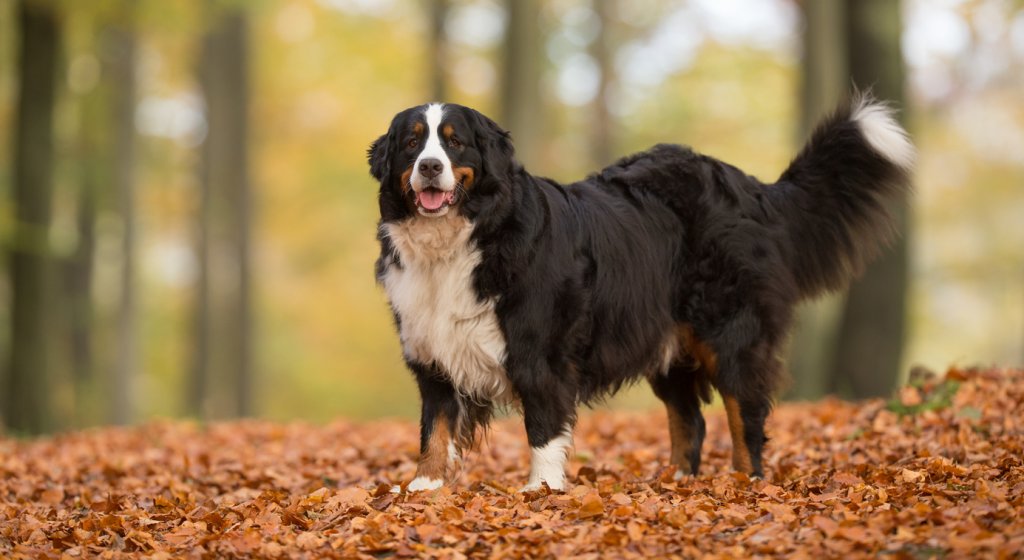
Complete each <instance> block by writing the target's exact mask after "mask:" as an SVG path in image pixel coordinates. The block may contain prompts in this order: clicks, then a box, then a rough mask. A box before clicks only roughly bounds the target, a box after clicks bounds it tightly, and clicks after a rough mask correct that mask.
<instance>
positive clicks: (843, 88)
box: [787, 0, 850, 399]
mask: <svg viewBox="0 0 1024 560" xmlns="http://www.w3.org/2000/svg"><path fill="white" fill-rule="evenodd" d="M800 8H801V11H802V12H803V18H804V29H803V36H802V39H803V52H802V55H803V56H802V58H801V89H800V122H799V129H798V135H797V136H798V139H799V142H798V144H802V143H803V142H804V141H805V140H806V139H807V138H808V137H809V136H810V134H811V128H812V127H813V126H814V125H815V124H816V123H817V122H818V120H819V119H820V118H822V117H823V116H825V115H826V114H828V113H829V112H830V111H832V110H833V109H834V108H835V106H836V104H837V103H838V102H839V101H840V100H841V99H843V98H844V97H845V96H846V95H847V94H848V91H849V87H850V84H849V73H848V71H847V64H846V41H845V36H846V29H845V27H844V21H843V16H844V9H843V8H844V6H843V0H814V1H803V2H800ZM841 303H842V301H841V297H840V296H838V295H829V296H826V297H824V298H822V299H820V300H817V301H813V302H808V303H806V304H804V305H802V306H801V307H800V308H799V309H798V310H797V324H796V327H795V329H794V330H793V337H792V340H791V342H790V348H789V360H788V367H789V372H790V375H791V376H792V386H791V387H790V388H789V392H788V395H787V396H788V397H789V398H797V399H814V398H818V397H820V396H822V395H823V394H824V392H825V388H826V386H827V385H829V381H828V379H827V378H828V377H829V375H828V372H829V368H830V367H831V365H832V364H831V363H830V360H831V356H832V354H833V352H834V345H835V325H836V319H837V315H838V313H839V309H840V306H841Z"/></svg>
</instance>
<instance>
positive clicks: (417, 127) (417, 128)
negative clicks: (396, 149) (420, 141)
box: [412, 122, 424, 136]
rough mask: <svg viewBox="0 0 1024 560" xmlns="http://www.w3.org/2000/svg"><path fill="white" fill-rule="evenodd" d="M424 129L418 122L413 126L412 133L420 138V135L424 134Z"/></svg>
mask: <svg viewBox="0 0 1024 560" xmlns="http://www.w3.org/2000/svg"><path fill="white" fill-rule="evenodd" d="M423 128H424V127H423V123H421V122H418V123H416V124H414V125H412V132H413V134H415V135H417V136H419V135H421V134H423Z"/></svg>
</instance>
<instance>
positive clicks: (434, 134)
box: [412, 103, 455, 191]
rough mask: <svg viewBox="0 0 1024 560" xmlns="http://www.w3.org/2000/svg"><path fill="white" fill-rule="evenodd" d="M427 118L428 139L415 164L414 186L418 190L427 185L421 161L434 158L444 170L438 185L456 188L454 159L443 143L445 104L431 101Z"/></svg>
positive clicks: (444, 189)
mask: <svg viewBox="0 0 1024 560" xmlns="http://www.w3.org/2000/svg"><path fill="white" fill-rule="evenodd" d="M423 114H424V116H425V117H426V119H427V141H426V142H424V143H423V151H422V152H420V155H419V157H417V158H416V163H415V164H413V174H412V188H413V189H414V190H416V191H420V190H422V189H423V188H424V187H425V186H426V185H424V184H423V183H424V182H425V178H424V177H423V176H422V175H420V162H421V161H423V160H424V159H427V158H434V159H437V160H439V161H440V162H441V165H442V166H444V171H442V172H441V175H439V176H438V177H437V185H436V186H437V187H438V188H440V189H441V190H443V191H450V190H453V189H455V173H453V172H452V160H451V159H450V158H449V157H448V154H447V153H446V152H445V151H444V145H443V144H442V143H441V142H442V138H441V119H442V118H443V117H444V104H442V103H431V104H430V105H427V108H426V110H424V111H423Z"/></svg>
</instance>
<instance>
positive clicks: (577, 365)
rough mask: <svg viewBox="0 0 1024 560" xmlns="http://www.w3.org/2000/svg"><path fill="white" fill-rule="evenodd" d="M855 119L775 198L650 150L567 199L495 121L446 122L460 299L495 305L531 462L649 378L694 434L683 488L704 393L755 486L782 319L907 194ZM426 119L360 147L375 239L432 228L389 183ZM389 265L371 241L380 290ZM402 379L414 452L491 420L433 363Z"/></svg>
mask: <svg viewBox="0 0 1024 560" xmlns="http://www.w3.org/2000/svg"><path fill="white" fill-rule="evenodd" d="M853 107H855V105H849V106H847V107H844V108H841V109H840V110H838V111H837V112H836V113H835V114H834V115H833V116H832V117H830V118H829V119H827V120H826V121H824V123H823V124H821V125H820V126H819V128H818V129H817V131H816V132H815V133H814V135H813V137H812V139H811V140H810V142H809V143H808V144H807V146H806V147H805V148H804V149H803V150H802V151H801V152H800V154H799V155H798V156H797V158H796V159H795V160H794V161H793V162H792V164H791V165H790V167H789V168H788V169H787V170H786V171H785V173H783V175H782V176H781V178H780V179H779V180H778V181H777V182H775V183H773V184H765V183H762V182H760V181H758V180H757V179H755V178H754V177H751V176H748V175H746V174H744V173H743V172H742V171H740V170H738V169H736V168H735V167H733V166H731V165H728V164H726V163H723V162H721V161H718V160H716V159H713V158H710V157H707V156H703V155H700V154H698V153H695V152H693V151H692V150H690V149H689V148H686V147H682V146H678V145H669V144H660V145H657V146H654V147H653V148H651V149H650V150H647V151H645V152H641V153H638V154H635V155H632V156H629V157H626V158H623V159H621V160H619V161H618V162H616V163H615V164H613V165H611V166H609V167H607V168H605V169H603V170H601V171H600V172H598V173H596V174H594V175H591V176H589V177H587V178H586V179H584V180H582V181H579V182H576V183H572V184H567V185H563V184H559V183H557V182H555V181H553V180H550V179H546V178H542V177H536V176H534V175H531V174H530V173H528V172H527V171H525V170H524V169H523V167H522V166H521V165H520V164H519V163H518V162H517V161H516V160H515V158H514V155H513V147H512V143H511V140H510V138H509V135H508V133H507V132H505V131H503V130H502V129H501V128H500V127H499V126H498V125H496V124H495V123H494V122H493V121H491V120H490V119H488V118H486V117H484V116H483V115H481V114H480V113H478V112H476V111H474V110H472V109H469V108H466V107H462V106H458V105H446V106H445V117H444V122H446V123H450V124H452V125H453V126H454V127H455V130H456V133H457V134H458V135H459V136H460V138H461V140H462V144H463V147H462V148H460V149H459V150H449V149H446V151H447V152H448V154H449V156H450V157H451V158H452V160H453V162H454V164H455V165H458V166H468V167H470V168H472V169H473V170H474V171H475V181H474V183H473V185H472V187H471V188H469V189H468V192H467V196H465V197H464V198H463V200H462V201H461V202H460V203H459V205H458V207H457V208H454V209H453V211H456V212H459V213H461V214H462V215H463V216H465V217H467V218H468V219H469V220H471V222H472V223H473V234H472V239H473V242H474V243H475V244H476V246H477V247H478V248H479V250H480V251H481V253H482V256H483V258H482V261H481V262H480V264H479V266H477V268H476V269H475V271H474V276H473V287H474V289H475V291H476V293H477V297H478V298H480V299H481V300H483V299H486V298H497V305H496V314H497V317H498V320H499V324H500V327H501V331H502V333H503V334H504V337H505V342H506V346H507V360H506V362H505V364H504V366H505V370H506V374H507V376H508V378H509V380H510V381H511V384H512V386H513V387H514V389H515V393H516V396H517V397H518V400H519V402H520V403H521V405H522V411H523V413H524V416H525V422H526V428H527V433H528V438H529V442H530V445H531V446H533V447H539V446H542V445H544V444H545V443H547V442H548V441H550V440H551V439H552V438H553V437H555V436H556V435H558V434H559V433H561V431H562V430H563V427H564V426H566V425H567V424H568V425H571V424H572V423H573V421H574V420H575V416H576V408H577V406H578V405H579V404H586V403H591V402H593V401H595V400H596V399H600V398H602V397H605V396H607V395H608V394H610V393H612V392H614V391H616V390H618V389H619V388H620V387H621V386H622V385H623V384H625V383H630V382H633V381H636V380H638V379H642V378H644V377H645V376H646V377H648V378H649V379H650V380H651V383H652V385H653V388H654V390H655V393H656V394H657V395H658V396H659V397H660V398H661V399H662V400H663V401H665V403H666V405H667V406H670V407H674V408H675V409H676V410H677V411H678V412H679V414H680V415H681V416H682V417H683V418H684V419H685V420H686V422H688V423H689V425H690V426H692V427H693V429H694V430H696V432H695V433H697V434H698V437H697V441H696V442H695V446H694V452H693V454H692V457H691V464H692V466H693V471H694V472H696V470H697V467H698V465H699V463H700V442H701V441H702V440H703V436H704V419H703V417H702V416H701V412H700V406H701V401H702V400H703V401H707V400H708V399H709V397H710V388H711V387H714V388H716V389H717V390H718V391H719V392H721V393H722V394H723V395H724V396H727V397H732V398H735V399H736V401H737V402H738V403H739V407H740V410H741V412H742V417H743V430H744V432H743V433H744V442H745V444H746V446H747V448H748V449H749V451H750V455H751V461H752V463H753V473H754V474H761V472H762V467H761V450H762V447H763V445H764V442H765V436H764V421H765V418H766V417H767V415H768V414H769V412H770V409H771V404H772V398H773V393H774V391H775V389H776V387H777V385H778V381H779V378H780V375H781V372H782V367H781V364H780V361H779V357H778V354H779V351H780V349H781V348H782V345H783V343H784V340H785V338H786V335H787V331H788V330H789V327H790V323H791V319H792V312H793V307H794V305H795V304H796V303H797V302H798V301H800V300H801V299H804V298H807V297H811V296H814V295H818V294H821V293H822V292H825V291H828V290H834V289H837V288H840V287H841V286H843V285H844V284H845V283H846V282H848V281H849V280H850V278H851V277H852V276H853V275H854V274H855V273H856V272H857V271H859V270H860V269H861V268H862V267H863V265H864V263H865V262H866V261H867V260H868V259H869V258H870V257H872V256H873V255H875V254H876V253H877V252H878V251H879V249H880V246H881V245H882V244H883V242H884V241H885V240H886V239H887V238H888V236H889V235H890V234H891V231H892V228H891V225H890V221H889V218H888V215H887V214H886V212H885V205H886V202H887V201H888V200H890V199H891V198H892V197H895V196H897V195H899V194H900V193H902V192H903V191H904V189H906V188H907V187H906V186H907V180H906V179H907V176H906V174H907V171H906V170H905V169H903V168H901V167H900V166H898V165H896V164H894V163H893V162H892V161H890V160H889V159H887V158H886V157H885V156H884V155H883V154H880V153H877V152H876V151H875V150H874V149H873V148H872V147H871V145H870V144H869V143H868V142H867V141H866V139H865V137H864V134H862V132H861V129H860V128H859V126H858V124H857V123H856V122H854V121H853V120H851V115H852V111H853V110H854V109H853ZM423 110H424V107H416V108H412V109H409V110H406V111H404V112H402V113H399V114H398V115H397V116H396V117H395V119H394V121H393V122H392V124H391V127H390V130H389V131H388V133H387V134H385V135H384V136H382V137H381V138H380V139H378V140H377V141H376V142H374V144H373V146H372V147H371V149H370V154H369V160H370V166H371V173H372V174H373V176H374V177H375V178H376V179H378V180H379V181H380V182H381V188H380V211H381V222H382V224H384V223H388V222H399V221H403V220H420V219H430V218H424V217H420V216H418V215H417V214H416V211H415V207H414V205H413V204H412V203H411V201H410V198H409V195H408V194H407V193H403V189H402V184H401V180H400V177H401V175H402V173H403V171H404V170H406V169H409V167H410V166H411V165H412V162H413V161H414V160H415V158H416V153H417V152H416V150H411V149H406V148H404V147H403V146H404V145H405V142H406V140H405V139H406V137H407V136H408V135H409V134H410V130H411V127H412V126H413V125H414V123H415V122H417V121H420V122H421V121H422V113H423ZM387 266H401V262H400V259H399V258H398V255H397V252H396V251H395V249H394V247H393V246H392V245H391V243H390V242H389V240H388V239H387V237H386V236H383V235H382V236H381V259H380V261H379V262H378V268H377V272H378V276H381V275H382V274H383V273H384V271H385V270H386V268H387ZM396 319H397V320H399V321H400V320H401V318H400V317H396ZM683 328H685V329H690V332H691V333H692V337H690V345H689V346H686V345H685V344H684V345H683V346H684V347H683V348H681V352H680V354H679V355H678V356H677V359H676V360H675V362H674V363H672V364H670V367H669V368H668V370H667V371H665V372H663V371H662V367H661V366H662V364H661V360H662V356H663V346H664V344H665V343H666V340H667V339H668V337H669V335H670V333H677V332H679V330H680V329H683ZM672 336H676V335H672ZM694 341H696V344H699V345H700V347H702V348H704V349H706V352H705V354H706V355H704V356H700V355H699V354H700V353H699V352H697V351H696V350H695V348H696V347H695V346H694V345H693V344H694ZM708 356H711V357H712V359H710V360H709V359H708ZM409 366H410V368H411V369H412V371H413V372H414V373H415V374H416V376H417V379H418V380H419V385H420V390H421V395H422V397H423V418H424V420H423V421H424V424H423V426H424V435H423V437H424V447H425V445H426V439H427V437H428V436H429V433H428V430H429V429H430V426H431V425H432V418H433V415H434V414H436V413H437V411H438V410H444V411H446V413H447V414H452V415H454V416H452V418H457V419H456V420H453V422H456V423H458V424H459V426H461V428H460V430H461V431H460V430H455V429H454V426H453V431H456V432H458V433H461V434H462V436H461V437H462V438H463V439H465V440H467V441H468V440H471V439H472V434H473V432H474V429H475V427H476V426H479V425H484V424H486V422H487V420H488V419H489V417H490V407H489V406H488V403H475V402H471V401H470V400H469V399H466V398H464V397H462V396H460V395H459V393H458V392H457V391H455V390H454V389H453V388H452V386H451V384H450V383H449V382H448V380H447V379H446V377H445V373H444V371H441V370H440V369H439V368H438V367H437V366H436V365H435V364H423V363H414V362H410V363H409Z"/></svg>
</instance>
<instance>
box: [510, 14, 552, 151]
mask: <svg viewBox="0 0 1024 560" xmlns="http://www.w3.org/2000/svg"><path fill="white" fill-rule="evenodd" d="M505 9H506V14H507V18H508V25H507V27H506V28H505V45H504V56H503V58H504V65H503V67H502V76H501V122H500V124H501V125H502V126H504V127H505V128H506V129H508V130H509V131H510V132H511V133H512V137H513V138H514V139H515V146H516V153H517V157H518V158H519V160H520V161H521V162H523V163H524V164H525V165H526V166H527V168H530V167H531V166H532V167H534V168H536V166H537V164H538V163H539V161H538V160H539V159H540V138H542V137H543V136H542V134H543V131H542V130H541V123H543V122H544V121H543V115H542V113H543V103H542V101H541V94H540V91H541V90H540V82H541V54H542V53H541V46H542V45H543V44H544V41H543V40H542V38H541V37H542V34H541V30H540V3H539V2H538V0H505Z"/></svg>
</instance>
